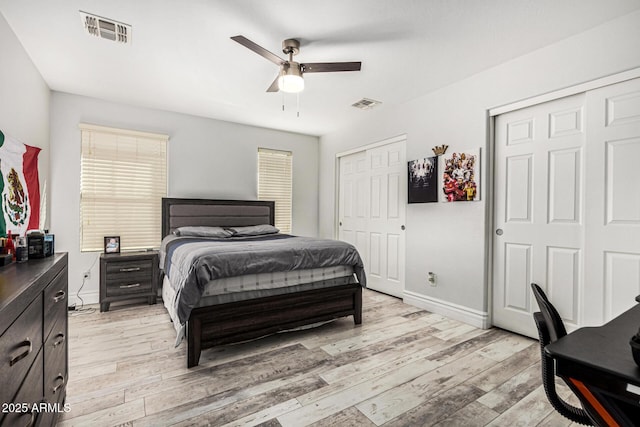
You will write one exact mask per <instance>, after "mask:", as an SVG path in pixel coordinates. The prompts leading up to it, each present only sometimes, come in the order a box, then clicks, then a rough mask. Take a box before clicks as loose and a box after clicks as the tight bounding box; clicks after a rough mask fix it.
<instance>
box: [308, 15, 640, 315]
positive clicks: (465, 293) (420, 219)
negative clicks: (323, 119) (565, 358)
mask: <svg viewBox="0 0 640 427" xmlns="http://www.w3.org/2000/svg"><path fill="white" fill-rule="evenodd" d="M490 48H491V47H490V46H487V49H490ZM635 67H640V12H635V13H632V14H629V15H626V16H623V17H621V18H618V19H616V20H613V21H610V22H608V23H606V24H604V25H601V26H599V27H596V28H593V29H592V30H589V31H587V32H584V33H582V34H579V35H576V36H574V37H571V38H569V39H566V40H564V41H562V42H559V43H556V44H554V45H551V46H548V47H546V48H543V49H540V50H537V51H535V52H532V53H530V54H527V55H525V56H522V57H520V58H517V59H515V60H513V61H510V62H507V63H505V64H502V65H500V66H498V67H495V68H492V69H489V70H487V71H485V72H482V73H480V74H477V75H475V76H472V77H470V78H468V79H466V80H463V81H461V82H458V83H456V84H453V85H450V86H448V87H445V88H443V89H441V90H438V91H436V92H433V93H430V94H427V95H425V96H421V97H418V98H416V99H414V100H412V101H411V102H408V103H406V104H403V105H400V106H385V105H384V104H383V105H382V106H381V107H379V109H377V110H376V109H374V110H371V111H370V112H369V113H370V115H369V116H368V117H367V118H365V119H363V120H362V121H361V122H358V123H354V124H353V125H352V126H350V127H349V128H348V129H344V130H341V131H338V132H335V133H333V134H329V135H325V136H323V137H321V139H320V226H319V227H320V236H322V237H333V236H334V229H335V228H334V227H335V225H334V224H335V223H334V212H335V185H336V184H335V155H336V153H338V152H341V151H344V150H347V149H351V148H354V147H358V146H363V145H366V144H369V143H372V142H375V141H380V140H384V139H387V138H389V137H393V136H395V135H400V134H407V159H408V160H412V159H415V158H419V157H425V156H431V155H433V153H432V151H431V148H432V147H434V146H436V145H442V144H448V145H449V151H448V153H451V152H453V151H456V150H464V149H468V148H476V147H481V148H482V153H481V157H482V172H481V174H482V186H483V192H482V200H481V201H480V202H468V203H431V204H412V205H408V206H407V220H406V226H407V229H406V233H407V234H406V242H407V243H406V275H405V277H406V284H405V289H406V291H407V293H406V294H405V301H407V302H410V303H412V304H415V305H418V306H422V307H425V308H428V309H431V310H432V311H436V312H440V313H445V314H447V315H450V316H453V317H456V318H459V319H461V320H466V321H469V322H470V323H473V324H477V325H487V316H488V312H489V310H490V305H489V301H488V300H489V295H490V294H489V288H490V286H489V283H488V280H487V276H486V269H487V268H488V266H487V262H486V260H487V259H488V256H489V255H490V254H489V253H488V250H487V245H488V242H489V241H490V236H492V231H493V230H492V229H491V222H490V221H491V218H488V217H486V216H487V214H488V208H489V206H490V203H488V200H489V197H490V193H491V191H490V190H491V189H490V181H489V180H488V178H489V176H488V174H487V166H488V165H489V164H488V162H487V158H488V157H489V156H488V155H487V154H489V155H490V152H489V150H488V149H489V148H490V147H491V145H490V144H489V135H488V134H489V120H488V110H489V109H490V108H493V107H497V106H500V105H505V104H509V103H512V102H515V101H518V100H521V99H524V98H528V97H532V96H536V95H540V94H543V93H547V92H551V91H554V90H558V89H561V88H565V87H569V86H573V85H576V84H578V83H582V82H585V81H589V80H593V79H596V78H599V77H603V76H606V75H610V74H614V73H617V72H621V71H624V70H628V69H631V68H635ZM382 101H383V102H384V100H382ZM488 195H489V197H488ZM429 271H433V272H435V273H436V274H437V275H438V286H437V287H430V286H428V284H427V272H429Z"/></svg>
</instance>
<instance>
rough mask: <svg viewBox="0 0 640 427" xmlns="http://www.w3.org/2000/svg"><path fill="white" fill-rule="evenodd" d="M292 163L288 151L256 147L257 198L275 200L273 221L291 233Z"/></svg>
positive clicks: (282, 230)
mask: <svg viewBox="0 0 640 427" xmlns="http://www.w3.org/2000/svg"><path fill="white" fill-rule="evenodd" d="M292 164H293V155H292V153H291V152H290V151H280V150H271V149H268V148H258V199H260V200H274V201H275V202H276V212H275V222H276V224H275V225H276V227H278V228H279V229H280V231H281V232H282V233H291V206H292V172H291V171H292Z"/></svg>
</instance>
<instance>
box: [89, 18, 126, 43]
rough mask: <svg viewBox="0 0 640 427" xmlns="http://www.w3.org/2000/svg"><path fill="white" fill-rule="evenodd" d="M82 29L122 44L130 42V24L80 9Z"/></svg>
mask: <svg viewBox="0 0 640 427" xmlns="http://www.w3.org/2000/svg"><path fill="white" fill-rule="evenodd" d="M80 18H81V19H82V25H84V29H85V30H86V31H87V33H89V34H90V35H92V36H95V37H100V38H103V39H107V40H110V41H113V42H118V43H122V44H131V25H129V24H125V23H122V22H118V21H114V20H113V19H108V18H103V17H101V16H97V15H92V14H90V13H87V12H83V11H80Z"/></svg>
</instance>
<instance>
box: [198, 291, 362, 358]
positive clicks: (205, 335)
mask: <svg viewBox="0 0 640 427" xmlns="http://www.w3.org/2000/svg"><path fill="white" fill-rule="evenodd" d="M351 315H353V321H354V323H355V324H356V325H359V324H361V323H362V287H361V286H360V285H359V284H353V285H346V286H344V285H343V286H335V287H330V288H324V289H314V290H310V291H304V292H297V293H293V294H284V295H275V296H271V297H265V298H257V299H253V300H246V301H239V302H233V303H228V304H221V305H215V306H209V307H199V308H195V309H193V310H192V311H191V316H190V317H189V321H188V322H187V367H188V368H192V367H194V366H197V365H198V362H199V360H200V352H201V351H202V350H203V349H205V348H211V347H214V346H217V345H222V344H229V343H234V342H241V341H246V340H250V339H254V338H259V337H262V336H265V335H270V334H273V333H276V332H280V331H284V330H288V329H293V328H297V327H299V326H304V325H310V324H313V323H317V322H323V321H327V320H333V319H337V318H339V317H345V316H351Z"/></svg>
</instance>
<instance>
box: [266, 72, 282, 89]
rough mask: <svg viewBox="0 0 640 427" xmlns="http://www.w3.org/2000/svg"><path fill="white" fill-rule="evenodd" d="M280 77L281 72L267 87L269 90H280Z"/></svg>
mask: <svg viewBox="0 0 640 427" xmlns="http://www.w3.org/2000/svg"><path fill="white" fill-rule="evenodd" d="M278 77H280V74H278V75H277V76H276V78H275V80H274V81H273V83H271V86H269V88H268V89H267V92H278V91H279V90H280V86H278Z"/></svg>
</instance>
